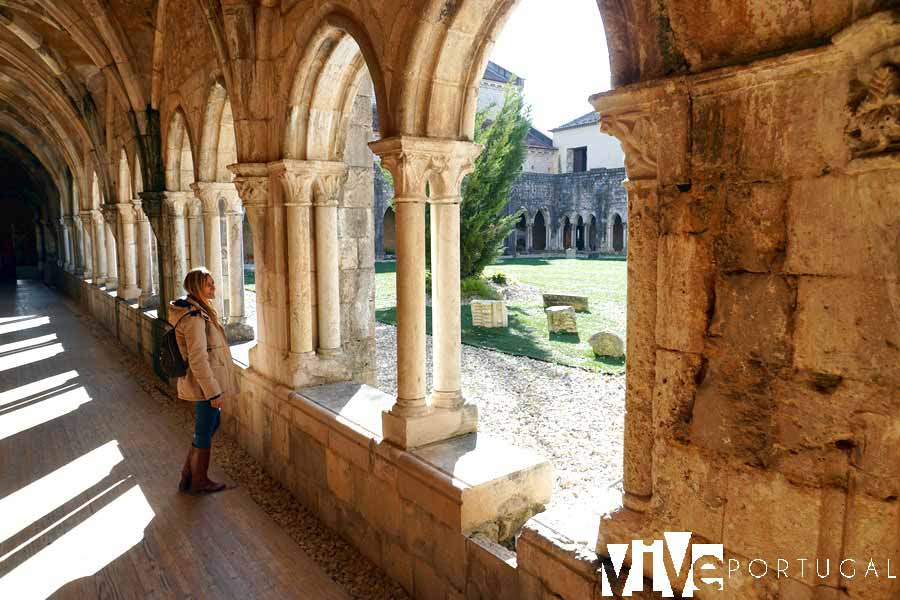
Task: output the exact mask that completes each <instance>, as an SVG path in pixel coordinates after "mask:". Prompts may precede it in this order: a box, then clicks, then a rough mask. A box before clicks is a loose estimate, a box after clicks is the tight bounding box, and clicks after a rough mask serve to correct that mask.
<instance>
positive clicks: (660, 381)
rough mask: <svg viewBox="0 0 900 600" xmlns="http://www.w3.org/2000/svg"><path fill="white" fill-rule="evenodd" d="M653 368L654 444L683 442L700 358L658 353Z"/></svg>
mask: <svg viewBox="0 0 900 600" xmlns="http://www.w3.org/2000/svg"><path fill="white" fill-rule="evenodd" d="M656 365H657V371H656V383H655V385H654V386H653V425H654V430H655V432H656V435H657V436H658V438H661V439H658V441H662V442H664V443H666V442H668V441H670V439H676V440H680V441H687V440H688V437H689V433H690V424H691V421H692V420H693V409H694V395H695V394H696V392H697V379H698V377H699V376H700V374H701V369H702V368H703V367H704V363H703V359H702V357H701V356H699V355H696V354H685V353H682V352H672V351H669V350H658V351H657V352H656Z"/></svg>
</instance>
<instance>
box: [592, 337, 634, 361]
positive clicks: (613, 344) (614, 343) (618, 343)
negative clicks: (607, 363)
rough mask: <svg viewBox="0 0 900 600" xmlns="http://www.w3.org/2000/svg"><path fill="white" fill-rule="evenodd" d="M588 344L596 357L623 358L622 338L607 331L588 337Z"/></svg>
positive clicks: (623, 346)
mask: <svg viewBox="0 0 900 600" xmlns="http://www.w3.org/2000/svg"><path fill="white" fill-rule="evenodd" d="M588 343H589V344H590V345H591V349H592V350H593V351H594V354H596V355H597V356H611V357H613V358H620V357H622V356H625V342H624V341H622V338H620V337H619V336H617V335H616V334H614V333H609V332H608V331H601V332H600V333H595V334H594V335H592V336H591V337H590V339H589V340H588Z"/></svg>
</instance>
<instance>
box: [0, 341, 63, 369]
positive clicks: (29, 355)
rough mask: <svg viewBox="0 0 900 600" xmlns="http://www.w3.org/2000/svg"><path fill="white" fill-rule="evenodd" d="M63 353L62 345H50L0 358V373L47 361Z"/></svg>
mask: <svg viewBox="0 0 900 600" xmlns="http://www.w3.org/2000/svg"><path fill="white" fill-rule="evenodd" d="M63 352H64V350H63V346H62V344H50V345H49V346H41V347H38V348H32V349H31V350H22V351H21V352H16V353H15V354H10V355H8V356H3V357H0V371H8V370H10V369H15V368H16V367H22V366H24V365H30V364H31V363H35V362H38V361H40V360H47V359H48V358H53V357H54V356H56V355H57V354H62V353H63Z"/></svg>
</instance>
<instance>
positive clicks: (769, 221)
mask: <svg viewBox="0 0 900 600" xmlns="http://www.w3.org/2000/svg"><path fill="white" fill-rule="evenodd" d="M722 194H723V195H724V199H721V198H720V199H719V201H720V202H723V203H724V205H725V214H724V217H723V224H722V230H721V233H719V234H718V235H717V236H716V240H715V255H716V261H717V262H718V264H719V267H720V268H721V269H722V270H724V271H749V272H753V273H767V272H775V271H779V270H780V265H781V264H782V262H783V261H784V256H785V247H786V243H787V242H786V236H787V233H786V231H787V225H786V222H787V214H786V213H787V196H788V187H787V185H786V184H770V183H758V184H752V185H729V186H727V187H726V188H725V190H724V192H722Z"/></svg>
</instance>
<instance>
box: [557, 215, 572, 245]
mask: <svg viewBox="0 0 900 600" xmlns="http://www.w3.org/2000/svg"><path fill="white" fill-rule="evenodd" d="M573 229H574V224H573V223H572V219H571V218H570V217H569V215H566V216H564V217H563V220H562V224H561V226H560V236H559V237H560V240H561V241H562V250H568V249H569V248H574V245H573V242H574V241H575V239H574V238H575V236H574V232H573Z"/></svg>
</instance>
